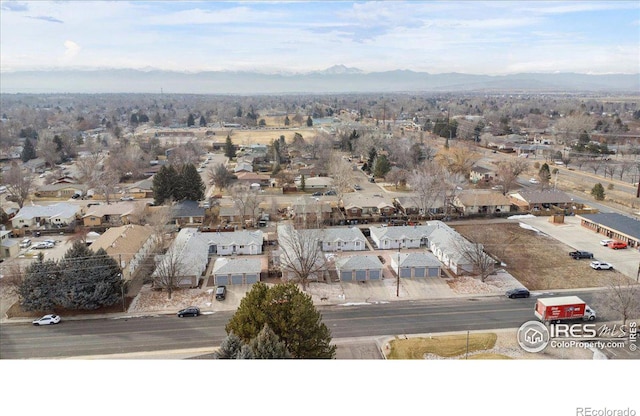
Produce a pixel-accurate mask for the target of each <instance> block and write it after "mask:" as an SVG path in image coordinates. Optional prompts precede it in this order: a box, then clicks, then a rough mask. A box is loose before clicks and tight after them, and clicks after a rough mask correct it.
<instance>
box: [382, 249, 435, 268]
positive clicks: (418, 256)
mask: <svg viewBox="0 0 640 416" xmlns="http://www.w3.org/2000/svg"><path fill="white" fill-rule="evenodd" d="M392 257H393V256H392ZM398 257H399V260H400V267H441V266H442V263H440V261H439V260H438V259H437V257H436V256H434V255H433V254H432V253H430V252H428V251H425V252H423V253H400V254H399V255H398Z"/></svg>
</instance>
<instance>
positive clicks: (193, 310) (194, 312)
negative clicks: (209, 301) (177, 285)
mask: <svg viewBox="0 0 640 416" xmlns="http://www.w3.org/2000/svg"><path fill="white" fill-rule="evenodd" d="M198 315H200V308H198V307H196V306H189V307H188V308H184V309H181V310H180V311H178V317H180V318H182V317H184V316H198Z"/></svg>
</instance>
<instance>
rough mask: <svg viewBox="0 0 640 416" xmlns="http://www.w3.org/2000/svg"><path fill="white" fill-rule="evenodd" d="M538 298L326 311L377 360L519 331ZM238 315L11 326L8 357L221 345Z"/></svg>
mask: <svg viewBox="0 0 640 416" xmlns="http://www.w3.org/2000/svg"><path fill="white" fill-rule="evenodd" d="M572 293H574V294H579V296H581V297H582V298H583V299H584V300H585V301H587V302H589V301H590V300H591V298H592V296H593V291H584V292H572ZM538 295H540V294H538ZM534 302H535V299H534V298H530V299H507V298H504V297H484V298H477V299H468V300H451V299H447V300H433V301H407V302H393V303H380V304H370V305H359V306H340V305H336V306H329V307H322V308H319V309H320V311H321V312H322V314H323V321H324V322H325V324H326V325H327V326H328V327H329V328H330V330H331V332H332V335H333V338H334V339H335V340H336V343H337V344H338V345H339V346H342V348H341V354H340V356H342V357H343V358H350V357H351V358H363V356H364V355H366V356H367V358H376V356H375V351H376V347H375V342H374V341H373V340H374V339H378V338H381V337H382V338H384V337H385V336H394V335H403V334H429V333H438V332H450V331H466V330H478V329H500V328H517V327H519V326H520V325H521V324H522V323H523V322H525V321H528V320H530V319H532V318H533V305H534ZM231 315H232V312H219V313H213V314H210V315H204V316H200V317H198V318H183V319H180V318H177V317H176V316H173V315H163V316H160V315H156V316H146V317H136V318H128V319H95V320H87V319H82V320H67V321H64V322H62V323H61V324H59V325H53V326H49V327H34V326H32V325H30V324H29V323H16V324H3V325H0V358H2V359H24V358H63V357H83V356H96V355H104V354H122V353H135V352H142V351H163V350H165V351H168V350H177V349H196V348H206V347H212V346H218V345H220V343H221V341H222V340H223V339H224V337H225V336H226V334H225V331H224V326H225V324H226V323H227V322H228V320H229V318H230V317H231ZM367 339H368V340H369V341H365V340H367ZM356 340H357V341H356ZM345 348H346V349H345ZM372 352H373V355H372Z"/></svg>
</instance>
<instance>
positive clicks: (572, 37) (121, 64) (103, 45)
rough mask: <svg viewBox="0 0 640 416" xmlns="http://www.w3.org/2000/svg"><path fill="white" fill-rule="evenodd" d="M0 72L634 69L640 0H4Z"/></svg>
mask: <svg viewBox="0 0 640 416" xmlns="http://www.w3.org/2000/svg"><path fill="white" fill-rule="evenodd" d="M0 10H1V13H0V44H1V45H0V46H1V48H0V73H2V74H9V73H19V72H27V71H61V70H81V71H89V70H92V71H93V70H119V69H125V70H127V69H128V70H136V71H149V70H158V71H170V72H180V73H188V74H193V73H202V72H252V73H263V74H306V73H310V72H318V71H326V70H327V69H328V68H332V67H334V66H336V65H338V66H339V65H344V66H345V67H346V68H358V69H359V70H361V71H363V72H365V73H379V72H389V71H412V72H419V73H428V74H477V75H486V76H496V77H497V76H503V75H511V74H532V73H536V74H557V73H578V74H593V75H606V74H637V73H640V61H639V60H638V56H640V42H639V39H638V32H639V30H640V3H638V2H637V1H553V2H551V1H474V0H466V1H377V2H373V1H359V2H354V1H338V2H335V1H330V2H324V1H293V2H288V1H287V2H261V1H249V2H231V1H223V2H220V1H167V0H165V1H115V2H114V1H85V0H79V1H44V0H43V1H29V0H27V1H14V0H0Z"/></svg>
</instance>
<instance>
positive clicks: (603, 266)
mask: <svg viewBox="0 0 640 416" xmlns="http://www.w3.org/2000/svg"><path fill="white" fill-rule="evenodd" d="M589 265H590V266H591V268H592V269H594V270H613V266H612V265H611V263H607V262H606V261H596V260H594V261H592V262H591V264H589Z"/></svg>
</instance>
